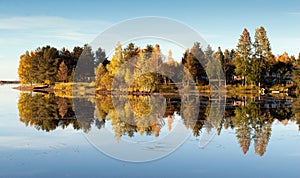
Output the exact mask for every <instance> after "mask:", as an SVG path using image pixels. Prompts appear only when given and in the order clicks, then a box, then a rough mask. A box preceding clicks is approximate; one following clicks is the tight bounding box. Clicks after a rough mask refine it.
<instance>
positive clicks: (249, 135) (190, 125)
mask: <svg viewBox="0 0 300 178" xmlns="http://www.w3.org/2000/svg"><path fill="white" fill-rule="evenodd" d="M112 99H113V98H112V96H110V95H105V96H104V95H99V96H97V97H96V98H94V99H91V98H63V97H58V96H55V95H54V94H53V93H50V94H38V93H21V95H20V98H19V101H18V109H19V116H20V121H21V122H23V123H24V124H25V125H26V126H32V127H35V128H36V129H37V130H43V131H47V132H49V131H52V130H55V129H56V128H58V127H60V128H62V129H65V128H67V127H73V129H75V130H83V131H84V132H89V131H90V129H91V128H92V126H95V127H96V128H98V129H102V128H104V127H105V125H106V124H108V123H110V124H111V127H112V129H113V132H114V135H115V138H116V139H117V140H118V141H119V140H120V139H121V137H122V136H125V135H126V136H129V137H134V136H135V134H140V135H145V136H150V135H154V136H155V137H159V136H160V133H161V129H162V128H163V127H166V128H167V129H166V130H168V131H171V130H172V123H173V122H174V117H175V116H176V115H178V116H180V118H181V119H182V120H183V123H184V125H185V126H186V128H187V129H190V130H192V132H193V135H194V136H195V137H199V136H200V134H201V130H203V127H204V126H205V127H206V128H207V129H209V128H215V129H217V131H218V135H220V134H221V132H222V129H234V130H235V133H236V138H237V140H238V143H239V145H240V147H241V150H242V152H243V153H244V154H246V153H247V152H248V150H249V147H250V145H251V144H254V149H255V153H256V154H258V155H260V156H263V155H264V154H265V152H266V148H267V146H268V143H269V139H270V136H271V132H272V129H271V128H272V124H273V122H274V121H275V120H278V121H280V122H282V123H283V124H287V122H288V121H293V122H294V121H295V122H296V123H297V124H298V126H299V129H300V101H299V100H297V99H292V98H289V99H274V98H248V99H245V98H243V99H241V98H227V99H226V108H225V113H224V115H223V117H220V118H222V119H221V120H214V119H213V118H214V117H215V116H216V115H218V114H220V113H221V112H219V111H218V110H213V111H214V112H216V113H213V114H212V113H210V112H211V111H212V110H211V108H210V107H211V104H210V103H211V101H210V99H209V97H206V96H200V97H199V98H198V100H199V103H200V104H199V106H194V105H189V101H188V100H187V101H182V100H181V99H180V98H178V97H174V96H166V98H164V99H163V100H164V101H163V102H165V104H166V107H165V108H163V107H158V106H161V105H154V106H153V105H152V104H151V97H149V96H129V98H128V99H127V100H126V102H124V100H118V98H114V101H120V103H117V104H120V106H122V107H123V108H124V109H123V110H122V112H120V111H119V110H118V111H117V110H116V109H115V108H114V103H113V100H112ZM182 102H187V103H185V104H184V107H183V104H182ZM75 103H76V104H75ZM191 103H194V102H191ZM162 108H163V109H165V111H163V112H161V111H159V110H161V109H162ZM75 111H76V112H75ZM153 111H154V112H155V111H159V112H158V113H164V115H160V114H157V115H152V114H149V113H150V112H153ZM195 111H197V112H199V114H198V113H197V114H198V117H197V118H196V119H195V117H193V116H195ZM75 113H76V114H75ZM154 116H155V117H154ZM216 118H217V117H216ZM108 121H109V122H108Z"/></svg>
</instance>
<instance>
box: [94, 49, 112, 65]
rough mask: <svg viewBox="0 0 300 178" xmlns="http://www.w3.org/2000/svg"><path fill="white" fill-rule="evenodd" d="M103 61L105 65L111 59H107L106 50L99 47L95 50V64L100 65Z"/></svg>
mask: <svg viewBox="0 0 300 178" xmlns="http://www.w3.org/2000/svg"><path fill="white" fill-rule="evenodd" d="M101 63H102V65H103V66H104V67H105V66H106V65H107V64H109V61H108V60H107V57H106V53H105V50H103V49H102V48H98V49H97V51H96V52H95V66H97V67H98V66H99V64H101Z"/></svg>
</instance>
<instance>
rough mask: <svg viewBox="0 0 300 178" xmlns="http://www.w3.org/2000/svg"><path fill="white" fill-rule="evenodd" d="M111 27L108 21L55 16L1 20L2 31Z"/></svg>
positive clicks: (0, 27)
mask: <svg viewBox="0 0 300 178" xmlns="http://www.w3.org/2000/svg"><path fill="white" fill-rule="evenodd" d="M106 25H109V23H108V22H106V21H99V20H73V19H66V18H62V17H53V16H33V17H11V18H4V19H0V29H2V30H4V29H6V30H24V29H36V28H56V29H60V28H68V29H83V28H89V27H91V26H93V27H94V28H95V27H97V26H100V27H102V26H106Z"/></svg>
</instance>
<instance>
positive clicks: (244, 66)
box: [234, 28, 252, 85]
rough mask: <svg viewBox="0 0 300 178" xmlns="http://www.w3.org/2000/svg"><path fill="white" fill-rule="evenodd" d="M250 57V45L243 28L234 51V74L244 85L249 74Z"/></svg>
mask: <svg viewBox="0 0 300 178" xmlns="http://www.w3.org/2000/svg"><path fill="white" fill-rule="evenodd" d="M251 56H252V43H251V38H250V34H249V32H248V30H247V29H246V28H245V29H244V31H243V33H242V35H241V36H240V39H239V42H238V44H237V48H236V51H235V58H234V63H235V66H236V68H235V74H236V75H239V76H241V77H243V78H244V85H246V84H247V75H248V73H249V61H250V60H251Z"/></svg>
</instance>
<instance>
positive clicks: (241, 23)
mask: <svg viewBox="0 0 300 178" xmlns="http://www.w3.org/2000/svg"><path fill="white" fill-rule="evenodd" d="M141 16H162V17H168V18H172V19H176V20H179V21H181V22H183V23H185V24H187V25H189V26H190V27H192V28H194V29H195V30H197V31H198V32H199V33H200V34H201V35H202V36H203V37H204V39H205V40H206V41H207V42H208V43H209V44H211V45H212V46H213V48H214V49H216V48H217V47H218V46H221V47H222V49H225V48H229V49H231V48H235V47H236V43H237V41H238V38H239V36H240V34H241V32H242V31H243V29H244V28H245V27H246V28H248V30H249V31H250V33H251V35H252V37H253V35H254V31H255V28H257V27H259V26H264V27H265V28H266V30H267V32H268V37H269V39H270V41H271V47H272V50H273V53H274V54H276V55H277V54H281V53H283V52H284V51H287V52H288V53H289V54H295V55H298V53H299V52H300V33H299V32H300V1H299V0H286V1H283V0H282V1H279V0H265V1H259V0H253V1H249V2H247V1H229V0H228V1H222V0H210V1H208V0H206V1H201V0H200V1H189V0H184V1H163V2H161V0H160V1H156V0H151V1H142V0H139V1H128V2H127V1H116V0H109V1H103V2H98V1H88V2H86V1H82V0H81V1H76V0H75V1H74V0H73V1H63V2H61V1H59V0H53V1H46V2H44V1H30V0H28V1H21V0H20V1H14V0H7V1H4V0H0V79H17V67H18V61H19V56H20V54H22V53H24V52H25V51H26V50H34V49H36V48H37V47H38V46H43V45H48V44H49V45H53V46H55V47H57V48H59V49H60V48H62V47H63V46H66V47H67V48H73V46H76V45H80V46H82V45H83V44H84V43H90V42H91V41H92V40H93V39H94V38H95V37H97V35H99V34H100V33H101V32H102V31H103V30H105V29H107V28H108V27H110V26H111V25H112V24H116V23H118V22H120V21H123V20H126V19H129V18H135V17H141Z"/></svg>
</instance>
